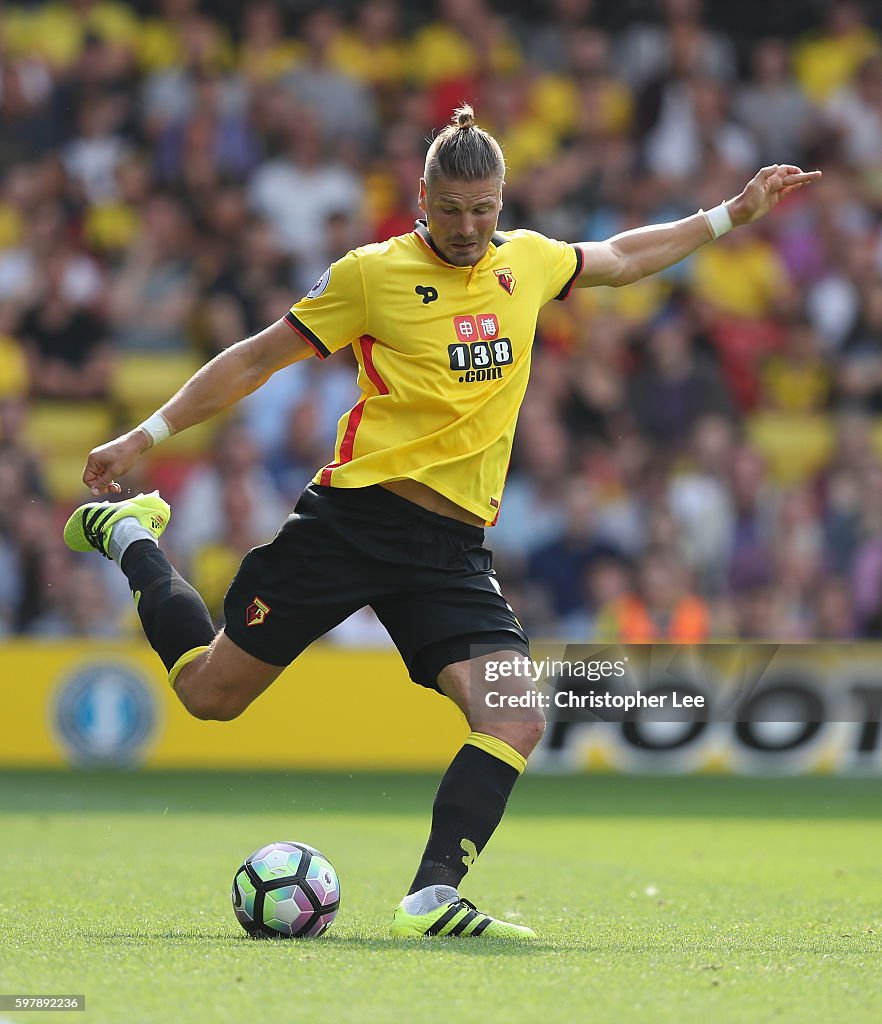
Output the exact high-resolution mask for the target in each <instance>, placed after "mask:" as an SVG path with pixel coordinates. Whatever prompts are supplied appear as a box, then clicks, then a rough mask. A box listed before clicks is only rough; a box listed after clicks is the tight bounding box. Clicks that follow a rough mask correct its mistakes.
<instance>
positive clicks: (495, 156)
mask: <svg viewBox="0 0 882 1024" xmlns="http://www.w3.org/2000/svg"><path fill="white" fill-rule="evenodd" d="M423 176H424V177H425V179H426V182H427V184H430V185H431V183H432V180H433V179H434V178H436V177H439V176H440V177H443V178H451V179H453V180H454V181H483V180H484V179H485V178H495V179H496V181H497V182H498V184H499V185H502V182H503V179H504V178H505V157H504V156H503V155H502V150H501V149H500V147H499V143H498V142H497V141H496V139H494V138H493V136H492V135H491V134H490V133H489V132H485V131H484V129H483V128H479V127H478V126H477V124H476V123H475V112H474V110H473V109H472V108H471V106H470V105H469V104H468V103H463V105H462V106H461V107H457V109H456V110H454V112H453V118H452V119H451V123H450V124H449V125H447V127H446V128H443V129H442V130H441V131H440V132H439V133H438V135H437V136H436V138H435V139H434V141H433V142H432V145H431V146H430V147H429V152H428V153H427V154H426V169H425V172H424V175H423Z"/></svg>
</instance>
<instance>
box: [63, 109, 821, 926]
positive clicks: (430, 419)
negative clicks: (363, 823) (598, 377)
mask: <svg viewBox="0 0 882 1024" xmlns="http://www.w3.org/2000/svg"><path fill="white" fill-rule="evenodd" d="M504 176H505V162H504V159H503V156H502V152H501V150H500V148H499V145H498V144H497V143H496V141H495V140H494V139H493V138H492V136H490V135H489V134H487V133H486V132H484V131H483V130H482V129H480V128H479V127H478V126H477V125H476V124H475V120H474V114H473V112H472V109H471V108H470V107H468V106H464V107H462V108H461V109H459V110H457V111H456V112H455V114H454V119H453V123H452V124H451V125H449V126H448V127H447V128H445V129H444V130H443V131H442V132H440V134H439V135H438V137H437V138H436V139H435V140H434V142H433V143H432V145H431V146H430V148H429V151H428V155H427V157H426V165H425V174H424V177H423V178H422V179H421V180H420V183H419V198H418V203H419V207H420V209H421V210H422V211H423V212H424V213H425V220H424V221H418V222H417V224H416V226H415V228H414V230H413V231H412V232H411V233H410V234H406V235H401V236H398V237H396V238H392V239H390V240H388V241H386V242H380V243H375V244H372V245H366V246H363V247H362V248H360V249H356V250H355V251H353V252H350V253H347V255H346V256H344V257H343V258H342V259H340V260H338V261H337V262H336V263H334V264H332V265H331V266H330V267H329V268H328V269H327V270H326V271H325V273H324V274H323V275H322V277H321V278H320V279H319V281H318V282H317V283H316V284H315V286H314V287H313V288H312V290H311V291H310V292H309V293H308V294H307V295H306V296H305V298H303V299H302V300H301V301H300V302H298V303H296V304H295V305H294V306H293V307H292V308H291V310H290V312H289V313H287V314H286V315H285V316H283V317H282V318H281V319H280V320H278V321H277V322H276V323H274V324H273V325H272V326H270V327H268V328H267V329H266V330H264V331H261V332H260V333H259V334H257V335H255V336H254V337H251V338H247V339H245V340H244V341H240V342H239V343H238V344H235V345H233V346H232V347H231V348H228V349H227V350H226V351H224V352H222V353H221V354H220V355H218V356H216V357H215V358H214V359H212V360H211V362H209V363H208V364H207V365H206V366H204V367H203V368H202V369H201V370H200V371H199V372H198V373H196V374H195V375H194V376H193V377H192V379H191V380H189V381H188V382H187V383H186V384H185V385H184V386H183V387H182V388H181V389H180V391H178V393H177V394H176V395H174V397H173V398H171V399H170V400H169V401H168V402H166V404H165V405H163V406H162V408H161V409H160V410H159V411H158V412H156V413H155V414H154V415H153V416H151V417H150V418H149V419H147V420H146V421H145V422H144V423H142V424H140V426H138V427H136V428H135V429H133V430H131V431H129V432H128V433H126V434H123V435H122V436H121V437H118V438H117V439H116V440H113V441H110V442H109V443H107V444H104V445H102V446H101V447H99V448H96V449H94V451H92V452H91V453H90V455H89V458H88V462H87V464H86V468H85V472H84V474H83V480H84V482H85V484H86V485H87V487H89V488H90V490H91V493H92V495H93V496H95V497H99V496H100V495H102V494H107V493H108V492H110V493H115V494H119V493H120V490H121V488H120V485H119V483H117V482H116V479H115V478H116V477H117V476H120V475H122V474H124V473H125V472H126V471H127V470H129V469H131V467H132V466H133V465H134V464H135V462H136V461H137V459H138V458H139V457H140V456H141V455H142V454H143V453H144V451H146V450H147V449H148V448H150V447H152V446H153V445H155V444H159V443H160V442H161V441H162V440H164V439H165V438H167V437H168V436H169V435H170V434H171V433H175V432H177V431H181V430H185V429H186V428H187V427H191V426H193V425H194V424H196V423H201V422H202V421H204V420H207V419H208V418H209V417H211V416H214V415H215V414H216V413H219V412H220V411H221V410H223V409H227V408H229V407H230V406H232V405H234V404H235V403H236V402H238V401H239V400H240V399H241V398H243V397H244V396H245V395H247V394H250V393H251V392H253V391H254V390H255V389H257V388H259V387H260V386H261V384H263V383H264V382H265V381H266V380H267V379H268V378H269V377H270V376H271V375H272V374H273V373H275V372H276V371H277V370H280V369H281V368H282V367H284V366H287V365H289V364H290V363H294V362H297V361H298V360H301V359H305V358H306V357H307V356H311V355H316V356H318V358H319V359H324V358H325V357H326V356H328V355H330V354H331V353H332V352H335V351H337V349H340V348H342V347H344V346H346V345H351V346H352V347H353V349H354V350H355V355H356V359H357V360H358V383H359V385H360V387H361V398H360V399H359V401H358V402H357V404H356V405H355V406H354V407H353V408H352V409H351V410H350V411H349V412H348V413H347V414H346V415H345V416H343V417H342V419H341V420H340V424H339V429H338V433H337V445H336V451H335V453H334V458H333V460H332V461H331V462H330V463H329V464H328V465H327V466H325V467H324V468H323V469H320V470H319V471H318V473H317V474H316V476H315V478H314V479H313V481H312V483H311V484H310V485H309V486H308V487H307V489H306V490H305V491H304V492H303V495H302V496H301V498H300V499H299V501H298V503H297V506H296V508H295V510H294V512H293V513H292V515H291V516H289V517H288V519H287V520H286V521H285V522H284V524H283V525H282V527H281V529H280V530H279V532H278V534H277V535H276V537H275V539H274V540H273V541H272V542H271V543H269V544H265V545H263V546H261V547H258V548H255V549H254V550H252V551H250V552H249V553H248V554H247V555H246V556H245V558H244V560H243V562H242V565H241V567H240V569H239V571H238V573H237V574H236V577H235V578H234V580H233V582H232V583H231V585H230V588H229V591H228V592H227V595H226V601H225V605H224V616H225V626H224V628H223V629H222V630H221V631H220V633H218V634H217V635H215V630H214V627H213V625H212V622H211V618H210V617H209V614H208V611H207V610H206V607H205V605H204V603H203V602H202V599H201V598H200V597H199V595H198V594H197V593H196V591H195V590H194V589H193V588H192V587H191V586H190V585H189V584H188V583H187V582H185V581H184V580H183V579H182V578H181V576H180V575H179V574H178V573H177V572H176V571H175V570H174V568H173V567H172V566H171V564H170V563H169V561H168V559H167V558H166V557H165V555H164V554H163V552H162V551H161V550H160V549H159V546H158V538H159V536H160V534H161V533H162V532H163V530H164V529H165V527H166V526H167V524H168V521H169V516H170V509H169V506H168V505H167V504H166V502H165V501H163V499H162V498H161V497H160V496H159V495H158V493H156V492H154V493H153V494H148V495H138V496H136V497H134V498H130V499H123V500H121V501H117V502H109V501H93V502H90V503H89V504H86V505H83V506H82V507H81V508H79V509H77V511H76V512H74V514H73V515H72V516H71V518H70V520H69V521H68V523H67V526H66V527H65V534H64V535H65V540H66V541H67V543H68V545H69V546H70V547H71V548H73V549H74V550H76V551H88V550H90V549H91V548H95V549H97V550H98V551H100V552H101V553H102V554H103V555H106V556H107V557H109V558H112V559H114V561H116V562H117V564H118V565H119V566H120V568H121V569H122V571H123V572H124V573H125V575H126V576H127V577H128V581H129V586H130V588H131V590H132V593H133V595H134V599H135V603H136V605H137V609H138V614H139V616H140V619H141V622H142V624H143V627H144V632H145V633H146V635H147V639H148V640H149V641H150V643H151V645H152V646H153V648H154V649H155V650H156V652H157V653H158V654H159V656H160V658H161V659H162V661H163V663H164V664H165V667H166V668H167V669H168V673H169V682H170V683H171V686H172V687H173V688H174V691H175V693H176V694H177V695H178V697H179V698H180V700H181V702H182V703H183V705H184V707H185V708H186V709H187V710H188V711H189V712H190V714H192V715H195V716H196V717H197V718H202V719H218V720H228V719H232V718H235V717H236V716H237V715H240V714H241V713H242V712H243V711H244V710H245V708H247V707H248V705H249V704H250V703H251V702H252V701H253V700H254V699H255V698H256V697H257V696H258V695H259V694H261V693H262V692H263V691H264V690H265V689H266V688H267V687H268V686H269V685H270V684H271V683H272V682H273V680H274V679H275V678H276V677H277V676H278V675H279V674H280V673H281V672H282V671H283V670H284V668H285V667H286V666H287V665H289V664H290V663H291V662H292V661H293V660H294V659H295V658H296V657H297V656H298V655H299V654H300V652H301V651H303V650H304V649H305V648H306V647H308V646H309V644H311V643H312V642H313V640H316V639H317V638H318V637H321V636H322V635H323V634H325V633H326V632H327V631H328V630H330V629H331V628H332V627H333V626H335V625H337V624H338V623H339V622H341V621H342V620H343V619H345V618H346V617H347V616H348V615H350V614H351V613H352V612H354V611H355V610H356V609H358V608H360V607H363V606H364V605H371V606H372V607H373V609H374V610H375V612H376V613H377V615H378V617H379V618H380V620H381V621H382V623H383V624H384V626H385V627H386V629H387V630H388V631H389V634H390V635H391V637H392V639H393V641H394V642H395V645H396V646H397V648H398V650H399V652H400V653H401V656H402V658H403V660H404V662H405V664H406V665H407V668H408V671H409V673H410V677H411V679H413V681H414V682H416V683H418V684H420V685H422V686H427V687H432V688H435V689H437V690H438V691H440V693H442V694H443V695H444V696H446V697H448V698H449V699H450V700H452V701H454V702H455V703H456V704H457V706H458V707H459V708H460V709H461V710H462V712H463V714H464V715H465V717H466V719H467V721H468V723H469V726H470V727H471V729H472V732H471V733H470V735H469V736H468V738H467V739H466V741H465V744H464V745H463V747H462V748H461V749H460V750H459V752H458V753H457V754H456V756H455V757H454V759H453V761H452V763H451V765H450V767H449V768H448V769H447V771H446V773H445V775H444V777H443V778H442V780H441V783H440V786H439V788H438V792H437V795H436V797H435V802H434V805H433V810H432V824H431V831H430V835H429V839H428V843H427V845H426V848H425V852H424V854H423V858H422V860H421V862H420V864H419V867H418V868H417V872H416V875H415V877H414V880H413V883H412V884H411V886H410V890H409V892H408V894H407V895H406V896H405V897H404V899H403V900H402V901H401V903H400V905H399V906H398V907H397V909H396V910H395V912H394V915H393V920H392V934H393V935H398V936H411V935H413V936H422V935H458V936H478V935H483V936H493V935H501V936H509V937H512V938H523V939H529V938H533V937H534V932H533V931H532V930H531V929H529V928H526V927H523V926H521V925H516V924H512V923H508V922H505V921H499V920H496V919H494V918H492V917H490V916H488V915H487V914H484V913H481V912H479V911H478V910H477V909H476V908H475V907H474V906H473V905H472V904H471V903H469V902H468V901H467V900H464V899H462V898H461V897H460V895H459V893H458V891H457V888H458V886H459V884H460V882H461V881H462V879H463V877H464V876H465V874H466V872H467V871H468V869H469V868H470V867H471V865H472V864H473V863H474V861H475V858H476V857H477V856H478V855H479V854H480V853H481V851H482V850H483V848H484V846H485V845H486V843H487V841H488V840H489V838H490V836H491V835H492V833H493V831H494V830H495V828H496V826H497V825H498V824H499V822H500V820H501V818H502V815H503V812H504V810H505V806H506V802H507V800H508V796H509V794H510V793H511V790H512V787H513V786H514V784H515V782H516V780H517V778H518V776H519V775H520V773H521V772H522V771H523V769H524V766H525V765H526V759H527V757H528V756H529V754H530V752H531V751H532V750H533V748H534V747H535V745H536V743H537V742H538V741H539V739H540V737H541V736H542V732H543V729H544V719H543V716H542V713H541V711H540V710H539V709H538V708H536V707H524V708H519V710H518V711H517V712H513V711H512V712H506V711H500V710H497V708H496V705H497V703H498V700H497V699H494V700H492V701H488V700H487V696H488V693H489V691H490V690H496V691H501V692H503V693H504V694H505V695H506V696H510V697H521V696H526V697H527V700H528V701H529V699H530V695H531V693H532V692H533V690H534V687H533V684H532V682H531V681H530V679H529V678H528V677H527V676H526V675H525V673H524V672H523V671H522V670H521V669H522V666H523V664H524V658H525V657H526V656H528V655H529V646H528V640H527V637H526V635H525V633H524V630H523V629H522V628H521V624H520V623H519V622H518V620H517V618H516V617H515V615H514V613H513V612H512V610H511V608H510V607H509V605H508V604H507V603H506V601H505V599H504V597H503V596H502V594H501V592H500V588H499V585H498V583H497V581H496V577H495V575H494V573H493V569H492V563H491V556H490V553H489V552H488V551H487V550H486V549H485V548H484V547H483V539H484V530H483V528H484V526H485V525H488V524H492V522H493V521H494V520H495V518H496V515H497V513H498V511H499V504H500V501H501V500H502V490H503V485H504V482H505V473H506V468H507V466H508V460H509V454H510V451H511V446H512V437H513V435H514V429H515V420H516V419H517V415H518V409H519V407H520V404H521V401H522V399H523V397H524V392H525V389H526V387H527V378H528V376H529V372H530V348H531V345H532V342H533V335H534V331H535V327H536V318H537V315H538V312H539V309H540V308H541V307H542V306H543V305H544V304H545V303H546V302H548V301H549V300H551V299H561V300H562V299H566V297H567V296H568V295H569V293H570V291H571V289H572V288H574V287H590V286H592V285H613V286H620V285H625V284H629V283H630V282H632V281H637V280H639V279H640V278H643V277H646V276H647V275H648V274H653V273H655V272H656V271H659V270H662V269H663V268H665V267H668V266H670V265H671V264H673V263H676V262H677V261H678V260H681V259H683V258H684V257H685V256H688V255H689V254H690V253H692V252H694V251H695V250H696V249H698V248H699V246H701V245H704V244H705V243H706V242H709V241H710V240H711V239H712V238H716V237H717V236H718V235H720V234H722V233H723V232H725V231H728V230H729V229H731V228H732V227H736V226H739V225H742V224H748V223H750V222H751V221H754V220H756V219H757V218H758V217H760V216H762V215H763V214H764V213H766V212H767V211H768V210H769V209H770V208H771V207H773V206H774V205H775V204H776V203H777V202H778V201H779V200H780V199H781V197H782V196H785V195H787V194H788V193H789V192H792V191H793V190H795V189H798V188H801V187H802V186H803V185H805V184H807V183H809V182H811V181H814V180H815V179H816V178H818V177H819V176H820V172H819V171H811V172H808V173H804V172H803V171H801V170H800V168H798V167H793V166H790V165H775V166H772V167H765V168H763V169H762V170H761V171H759V173H758V174H757V175H756V176H755V177H754V178H753V179H752V180H751V181H750V182H749V183H748V184H747V186H746V187H745V189H744V191H743V192H742V193H741V194H740V195H738V196H736V197H735V198H734V199H731V200H729V201H728V202H726V203H723V204H721V205H720V206H718V207H716V208H715V209H713V210H710V211H708V212H707V213H704V212H701V211H699V212H698V213H696V214H694V215H693V216H691V217H687V218H685V219H684V220H680V221H677V222H676V223H670V224H660V225H657V226H653V227H646V228H640V229H638V230H634V231H626V232H624V233H623V234H620V235H617V236H616V237H614V238H611V239H609V240H608V241H606V242H600V243H595V242H587V243H581V244H578V245H569V244H565V243H563V242H559V241H553V240H550V239H548V238H545V237H544V236H542V235H540V234H537V233H536V232H533V231H509V232H498V231H497V228H496V225H497V219H498V217H499V211H500V210H501V208H502V186H503V179H504ZM491 659H492V660H493V661H494V662H500V663H510V665H509V668H510V670H511V673H510V674H508V675H506V674H505V672H504V670H502V669H497V670H496V671H494V672H493V673H492V674H491V673H485V671H484V667H485V663H486V662H487V661H488V660H491ZM486 674H491V675H492V678H494V679H495V680H496V681H495V682H492V683H490V682H487V681H486V679H485V675H486ZM420 727H421V728H426V727H430V726H427V725H425V724H423V725H422V726H420Z"/></svg>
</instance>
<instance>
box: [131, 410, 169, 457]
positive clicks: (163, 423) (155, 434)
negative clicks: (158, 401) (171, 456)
mask: <svg viewBox="0 0 882 1024" xmlns="http://www.w3.org/2000/svg"><path fill="white" fill-rule="evenodd" d="M138 430H143V431H144V433H145V434H146V435H147V436H148V437H149V438H150V446H151V448H152V447H153V445H155V444H159V442H160V441H164V440H165V439H166V438H168V437H171V435H172V434H173V433H174V431H173V430H172V428H171V424H170V423H169V421H168V420H167V419H166V418H165V416H163V415H162V413H161V412H155V413H154V414H153V415H152V416H150V417H149V418H148V419H146V420H144V422H143V423H139V424H138Z"/></svg>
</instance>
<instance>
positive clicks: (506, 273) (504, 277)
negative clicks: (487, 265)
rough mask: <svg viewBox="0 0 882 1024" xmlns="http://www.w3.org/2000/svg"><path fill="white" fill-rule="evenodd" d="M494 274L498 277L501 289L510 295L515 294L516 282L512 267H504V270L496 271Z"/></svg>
mask: <svg viewBox="0 0 882 1024" xmlns="http://www.w3.org/2000/svg"><path fill="white" fill-rule="evenodd" d="M493 273H494V274H495V275H496V280H497V281H498V282H499V287H500V288H504V289H505V290H506V291H507V292H508V294H509V295H511V294H513V292H514V290H515V284H516V282H515V279H514V274H513V273H512V272H511V267H503V269H502V270H494V271H493Z"/></svg>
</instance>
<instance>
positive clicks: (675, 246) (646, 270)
mask: <svg viewBox="0 0 882 1024" xmlns="http://www.w3.org/2000/svg"><path fill="white" fill-rule="evenodd" d="M820 177H821V172H820V171H803V170H802V169H801V168H799V167H795V166H794V165H793V164H773V165H772V166H771V167H763V169H762V170H761V171H759V172H758V173H757V174H756V175H755V176H754V177H753V178H752V179H751V180H750V181H749V182H748V183H747V185H746V186H745V188H744V191H743V192H741V194H740V195H737V196H736V197H735V198H734V199H729V200H728V201H727V202H725V203H723V204H721V206H719V207H717V209H716V210H715V211H709V213H703V212H699V213H696V214H693V215H692V216H691V217H685V218H684V219H683V220H678V221H672V222H671V223H668V224H653V225H650V226H648V227H644V228H635V229H634V230H633V231H624V232H622V234H620V235H615V236H614V237H613V238H609V239H607V240H606V241H605V242H580V243H579V248H580V249H581V250H582V254H583V256H584V269H583V271H582V273H581V274H580V275H579V276H578V277H577V278H576V281H575V286H576V287H577V288H589V287H591V286H593V285H602V284H606V285H612V286H613V287H614V288H618V287H621V285H624V284H632V283H633V282H634V281H639V280H640V279H641V278H643V277H648V276H649V275H650V274H655V273H657V272H658V271H659V270H664V269H665V267H670V266H672V265H673V264H674V263H678V262H679V261H680V260H682V259H685V257H687V256H689V255H690V254H691V253H693V252H695V250H696V249H698V248H700V247H701V246H702V245H704V244H705V243H706V242H709V241H711V240H712V239H713V238H716V237H718V234H721V233H722V231H720V230H719V226H720V224H721V223H722V225H723V230H728V225H727V224H726V223H725V217H726V215H727V214H728V217H729V218H730V219H731V223H732V227H733V228H737V227H741V226H742V225H744V224H750V223H752V222H753V221H755V220H758V219H759V218H760V217H762V216H764V215H765V214H767V213H768V212H769V210H771V209H772V207H773V206H775V205H777V203H779V202H780V201H781V199H783V198H784V197H785V196H787V195H790V193H791V192H795V191H796V190H797V189H800V188H802V187H803V186H804V185H808V184H810V183H811V182H813V181H817V179H818V178H820ZM720 218H722V220H720ZM714 224H716V225H717V233H715V230H714Z"/></svg>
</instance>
